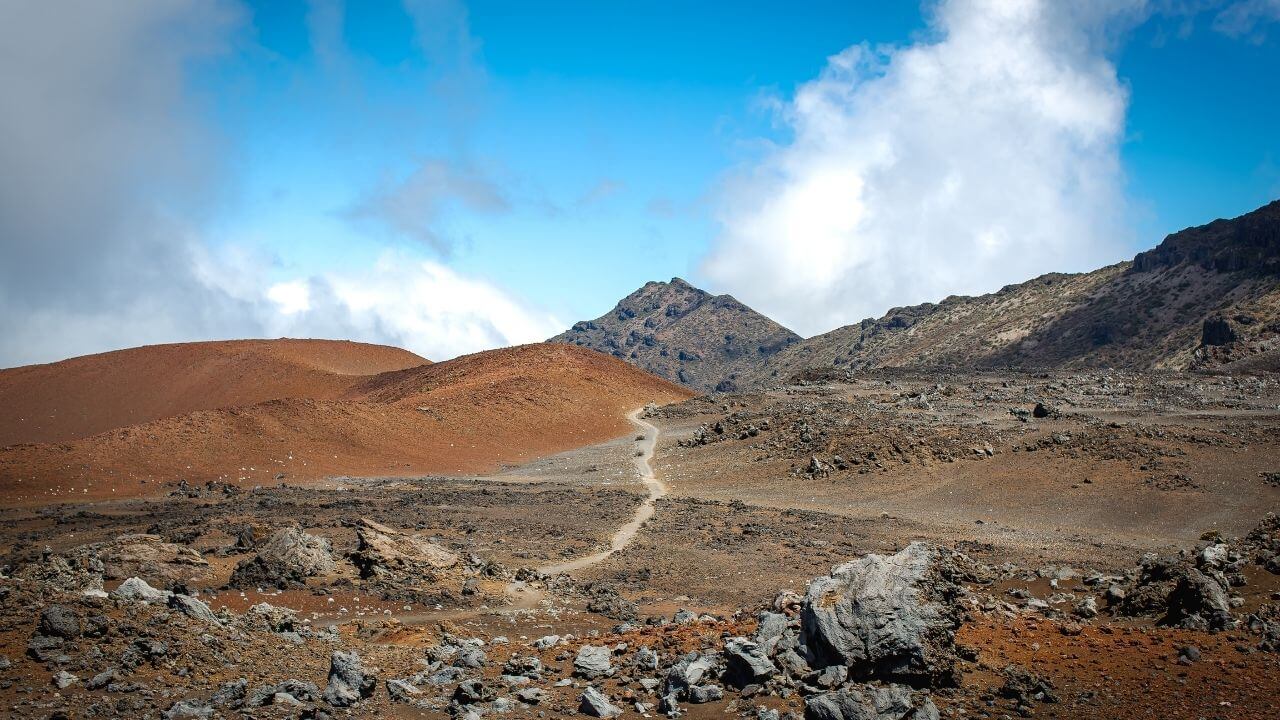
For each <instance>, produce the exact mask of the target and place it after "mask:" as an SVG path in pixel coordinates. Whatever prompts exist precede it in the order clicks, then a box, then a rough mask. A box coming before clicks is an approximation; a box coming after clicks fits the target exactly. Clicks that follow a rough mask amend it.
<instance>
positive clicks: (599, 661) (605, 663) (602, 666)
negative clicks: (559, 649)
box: [573, 645, 613, 680]
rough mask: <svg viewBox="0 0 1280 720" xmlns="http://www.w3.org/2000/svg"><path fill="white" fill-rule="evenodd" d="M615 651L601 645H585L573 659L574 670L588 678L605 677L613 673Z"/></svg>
mask: <svg viewBox="0 0 1280 720" xmlns="http://www.w3.org/2000/svg"><path fill="white" fill-rule="evenodd" d="M612 657H613V653H612V652H610V650H609V648H606V647H601V646H599V645H583V646H582V647H581V648H580V649H579V650H578V656H577V657H575V658H574V659H573V671H574V674H575V675H580V676H581V677H584V678H586V679H588V680H594V679H596V678H598V677H604V676H606V675H610V674H612V673H613V665H612V664H611V659H612Z"/></svg>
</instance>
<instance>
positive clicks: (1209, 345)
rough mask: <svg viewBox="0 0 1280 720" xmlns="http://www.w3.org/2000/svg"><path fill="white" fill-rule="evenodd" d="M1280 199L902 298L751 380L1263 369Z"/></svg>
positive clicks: (811, 342)
mask: <svg viewBox="0 0 1280 720" xmlns="http://www.w3.org/2000/svg"><path fill="white" fill-rule="evenodd" d="M1278 263H1280V201H1277V202H1273V203H1271V204H1270V205H1267V206H1265V207H1262V208H1260V209H1258V210H1255V211H1253V212H1251V213H1248V214H1247V215H1244V216H1241V217H1239V218H1236V219H1234V220H1217V221H1215V222H1212V223H1210V224H1208V225H1204V226H1201V227H1195V228H1189V229H1187V230H1183V231H1181V232H1178V233H1174V234H1173V235H1170V236H1168V237H1167V238H1165V240H1164V241H1163V242H1162V243H1161V244H1160V245H1159V246H1158V247H1156V248H1154V249H1152V250H1149V251H1147V252H1144V253H1140V254H1139V255H1138V256H1137V257H1136V258H1135V259H1134V260H1133V261H1132V262H1123V263H1118V264H1116V265H1111V266H1108V267H1104V268H1101V269H1099V270H1095V271H1093V272H1090V273H1081V274H1061V273H1052V274H1048V275H1043V276H1041V277H1038V278H1035V279H1033V280H1030V281H1028V282H1024V283H1021V284H1017V285H1010V286H1007V287H1005V288H1002V289H1001V290H1000V291H998V292H995V293H992V294H989V295H982V296H978V297H950V298H947V299H945V300H943V301H942V302H940V303H937V304H934V303H925V304H923V305H915V306H911V307H902V308H894V309H892V310H890V311H889V312H888V313H886V314H885V315H884V316H883V317H881V318H879V319H868V320H863V321H862V322H861V323H858V324H855V325H847V326H845V327H842V328H838V329H836V330H833V331H831V332H828V333H825V334H823V335H818V336H815V337H812V338H809V339H807V340H804V341H803V342H800V343H797V344H795V345H793V346H791V347H789V348H787V349H785V350H783V351H782V352H780V353H778V354H777V355H776V356H774V357H773V358H770V359H769V360H768V361H767V362H766V363H764V364H762V365H761V366H759V367H757V368H756V369H755V371H754V372H752V373H750V374H748V375H746V376H744V377H743V384H745V385H769V384H775V383H778V382H782V381H785V380H786V379H788V378H790V377H792V376H794V375H796V374H797V373H800V372H804V371H829V370H831V369H833V368H834V369H837V370H853V371H856V370H861V369H866V368H873V367H913V368H960V369H989V368H999V367H1019V368H1026V369H1041V368H1091V367H1115V368H1127V369H1187V368H1199V369H1215V368H1225V369H1233V368H1234V369H1241V370H1247V369H1263V368H1268V367H1272V366H1275V365H1276V364H1277V363H1276V358H1275V355H1276V354H1277V348H1278V347H1280V287H1278V283H1277V272H1278V271H1280V264H1278Z"/></svg>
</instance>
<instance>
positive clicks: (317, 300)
mask: <svg viewBox="0 0 1280 720" xmlns="http://www.w3.org/2000/svg"><path fill="white" fill-rule="evenodd" d="M267 296H268V297H269V298H271V300H272V301H273V302H274V303H275V304H276V308H277V310H278V312H277V313H276V315H275V318H274V321H273V328H274V329H275V331H276V332H277V333H278V334H285V335H289V334H297V333H298V332H299V331H305V332H314V331H316V330H318V329H320V330H324V331H325V332H324V333H322V334H324V335H325V336H337V337H348V338H353V339H357V340H366V341H370V342H381V343H390V344H393V345H398V346H400V347H405V348H408V349H409V350H412V351H414V352H416V353H418V354H419V355H422V356H424V357H427V358H430V359H433V360H435V359H445V358H451V357H454V356H456V355H462V354H465V353H470V352H475V351H477V350H484V349H487V348H493V347H502V346H506V345H516V344H521V343H530V342H541V341H542V339H544V338H547V337H550V336H552V335H555V334H556V333H558V332H560V331H561V330H563V329H564V324H563V323H562V322H560V321H559V320H558V319H556V318H555V317H554V316H552V315H550V314H547V313H542V312H539V311H537V310H534V309H531V308H529V306H527V305H526V304H524V303H522V302H520V301H519V300H517V299H516V298H514V297H513V296H511V295H510V294H508V293H507V292H505V291H503V290H502V289H500V288H498V287H496V286H494V285H492V284H490V283H487V282H485V281H483V280H480V279H477V278H472V277H467V276H464V275H462V274H460V273H458V272H456V271H454V270H452V269H450V268H448V267H446V266H444V265H441V264H439V263H436V262H432V261H423V260H415V259H413V258H409V257H406V256H404V255H401V254H398V253H387V254H385V255H384V256H383V257H382V258H381V259H380V260H379V261H378V263H377V264H376V265H375V266H374V267H373V268H371V269H369V270H367V271H364V272H356V273H350V274H331V275H326V276H321V277H312V278H307V279H304V280H292V281H288V282H281V283H277V284H275V285H273V286H271V288H270V289H269V290H268V292H267Z"/></svg>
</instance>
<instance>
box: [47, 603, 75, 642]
mask: <svg viewBox="0 0 1280 720" xmlns="http://www.w3.org/2000/svg"><path fill="white" fill-rule="evenodd" d="M39 628H40V629H39V632H40V634H41V635H48V636H50V637H58V638H63V639H66V640H72V639H75V638H78V637H80V614H79V613H77V612H76V611H75V610H72V609H71V608H69V607H67V606H66V605H50V606H48V607H46V608H45V609H44V610H43V611H42V612H41V613H40V626H39Z"/></svg>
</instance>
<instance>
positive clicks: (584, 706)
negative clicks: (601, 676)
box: [578, 686, 622, 718]
mask: <svg viewBox="0 0 1280 720" xmlns="http://www.w3.org/2000/svg"><path fill="white" fill-rule="evenodd" d="M578 712H581V713H582V714H584V715H590V716H591V717H598V718H612V717H618V716H619V715H621V714H622V708H620V707H618V706H617V705H614V704H613V703H611V702H609V698H608V697H607V696H606V695H605V694H604V693H602V692H600V691H599V690H597V689H595V688H594V687H591V686H587V689H586V690H583V691H582V699H581V700H580V701H579V705H578Z"/></svg>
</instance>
